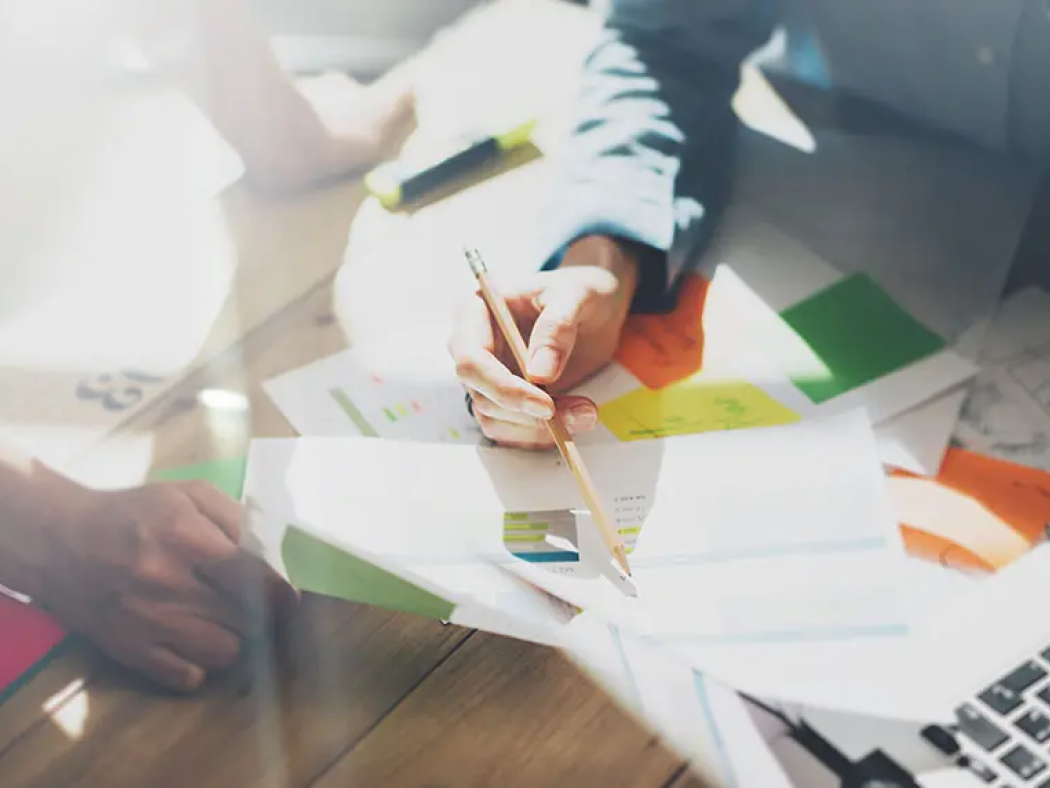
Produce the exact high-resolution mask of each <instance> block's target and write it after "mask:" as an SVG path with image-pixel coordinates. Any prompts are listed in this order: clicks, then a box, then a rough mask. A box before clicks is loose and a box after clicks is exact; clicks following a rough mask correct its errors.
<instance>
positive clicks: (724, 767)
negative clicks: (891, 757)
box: [558, 613, 792, 788]
mask: <svg viewBox="0 0 1050 788" xmlns="http://www.w3.org/2000/svg"><path fill="white" fill-rule="evenodd" d="M558 645H559V646H560V648H561V649H562V650H563V651H564V652H565V653H566V654H567V656H569V657H570V658H571V659H572V660H573V661H574V662H576V664H577V665H579V666H580V667H581V668H582V669H583V670H584V671H585V672H586V673H587V674H589V675H590V676H591V677H592V678H593V679H594V680H595V681H596V682H597V683H598V684H599V686H601V687H603V688H604V689H605V690H606V692H608V693H609V694H610V695H611V696H612V697H613V698H614V699H615V700H616V701H617V702H618V703H619V704H620V705H621V706H622V707H623V708H625V709H626V710H627V711H628V712H630V713H631V714H633V715H635V717H636V718H637V719H638V720H639V721H640V722H641V723H642V724H643V725H645V726H646V727H648V728H649V729H650V730H651V731H653V732H654V733H655V734H656V735H658V736H660V738H661V739H662V740H663V741H664V742H666V743H667V745H668V746H669V747H671V748H672V749H673V750H674V751H675V752H676V753H677V754H678V755H679V756H680V757H682V758H683V759H685V760H686V761H688V763H689V766H690V768H691V769H693V770H694V771H695V772H696V773H697V774H698V775H699V776H700V777H701V778H702V779H703V780H704V784H705V785H710V786H712V788H730V787H733V788H747V787H748V786H762V788H791V785H792V783H791V782H790V781H789V780H788V779H787V776H786V775H785V774H784V772H783V770H782V769H781V767H780V766H779V764H778V763H777V761H776V759H775V758H774V757H773V754H772V752H771V751H770V750H769V747H768V746H767V745H766V743H765V741H764V740H763V738H762V735H761V732H760V731H759V730H758V728H757V727H756V726H755V724H754V721H753V720H752V719H751V717H750V715H749V714H748V711H747V708H746V707H745V705H744V702H743V700H742V699H741V698H740V696H739V695H737V694H736V693H735V692H734V691H733V690H732V689H730V688H729V687H727V686H725V685H724V684H721V683H720V682H718V681H715V680H713V679H711V678H710V677H707V676H704V675H703V674H702V673H700V672H699V671H696V670H695V669H694V668H693V667H692V666H690V665H689V664H688V663H686V662H683V661H682V660H680V659H677V658H675V657H674V656H673V655H672V654H671V653H670V652H668V651H666V650H664V649H660V648H654V647H653V646H651V645H647V644H645V643H643V642H642V641H640V640H639V639H637V638H636V637H634V636H632V635H630V634H629V633H626V632H622V631H620V630H619V629H618V628H617V627H615V626H613V625H611V624H609V623H608V622H606V621H604V620H602V619H600V618H599V617H597V616H595V615H594V614H592V613H584V614H582V615H580V616H578V617H577V618H576V619H574V620H573V622H572V624H570V625H569V626H568V627H566V628H565V630H564V631H563V632H562V637H561V639H560V642H559V644H558Z"/></svg>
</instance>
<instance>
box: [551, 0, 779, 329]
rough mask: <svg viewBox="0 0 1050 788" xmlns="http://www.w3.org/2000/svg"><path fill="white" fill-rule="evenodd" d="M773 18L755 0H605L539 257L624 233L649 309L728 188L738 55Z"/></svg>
mask: <svg viewBox="0 0 1050 788" xmlns="http://www.w3.org/2000/svg"><path fill="white" fill-rule="evenodd" d="M771 29H772V18H771V15H770V11H769V9H768V8H767V7H766V5H765V3H764V0H711V2H708V3H696V2H693V1H692V0H613V2H612V3H611V10H610V13H609V17H608V21H607V24H606V31H605V33H604V35H603V37H602V39H601V42H600V44H599V45H598V47H597V48H596V49H595V50H594V52H593V53H592V55H591V56H590V57H589V59H588V61H587V63H586V65H585V72H584V80H583V81H584V89H583V92H582V95H581V98H580V101H579V105H578V109H577V116H578V120H577V122H576V128H575V131H574V133H573V135H572V137H571V139H570V140H569V141H568V143H567V144H566V146H565V150H564V151H563V152H562V154H561V156H560V159H561V161H560V169H559V176H560V177H559V178H558V181H557V189H558V194H557V197H556V200H555V202H554V205H553V206H552V210H551V211H550V218H549V221H547V222H545V227H546V228H547V232H548V236H547V237H546V238H545V239H544V241H543V242H541V249H540V252H541V254H543V255H544V257H545V259H547V263H546V267H553V266H555V265H558V264H560V261H561V256H562V253H563V252H564V250H565V248H566V247H567V245H568V244H569V243H571V242H572V240H573V239H574V238H576V237H580V236H582V235H592V234H607V235H611V236H618V237H621V238H624V239H627V240H629V241H632V242H634V243H636V244H637V245H638V246H637V249H638V251H639V254H640V255H641V257H643V258H644V260H643V261H642V264H641V265H642V270H643V274H644V276H643V282H642V286H641V287H642V290H643V291H645V290H648V291H651V292H649V293H647V294H646V296H647V297H646V298H643V299H641V302H642V306H643V307H645V308H644V309H643V311H659V309H660V308H661V304H660V303H659V301H660V296H662V295H668V294H669V289H670V285H671V283H672V282H673V281H674V280H675V279H676V278H677V274H678V273H679V272H680V270H681V269H682V267H683V265H684V264H685V263H686V261H688V260H691V259H695V257H696V254H695V253H696V251H697V246H698V245H699V244H700V243H702V241H703V239H704V236H705V234H707V233H709V232H710V229H709V228H710V227H711V225H712V221H711V220H712V219H713V218H714V217H715V216H717V214H718V213H719V212H720V209H721V207H722V204H723V203H724V200H725V198H726V193H727V184H728V176H729V172H730V163H731V159H732V157H731V144H732V141H733V138H734V136H735V133H736V120H735V116H734V114H733V110H732V96H733V94H734V92H735V91H736V89H737V87H738V85H739V73H740V65H741V62H742V61H743V59H744V58H745V57H746V56H747V55H748V54H749V53H750V52H751V51H752V50H753V49H755V48H757V47H759V46H760V45H761V44H762V43H763V42H764V41H765V39H766V38H768V35H769V33H770V32H771ZM548 254H549V255H550V257H549V258H547V255H548ZM649 296H651V297H649ZM667 305H668V304H667V303H666V299H665V301H664V304H663V306H667Z"/></svg>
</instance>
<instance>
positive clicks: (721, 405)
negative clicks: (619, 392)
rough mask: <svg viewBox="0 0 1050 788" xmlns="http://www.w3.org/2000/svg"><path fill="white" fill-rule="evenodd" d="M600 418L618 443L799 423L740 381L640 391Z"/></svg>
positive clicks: (697, 381)
mask: <svg viewBox="0 0 1050 788" xmlns="http://www.w3.org/2000/svg"><path fill="white" fill-rule="evenodd" d="M598 418H599V419H600V420H601V423H602V424H604V425H605V426H606V427H607V428H608V429H609V431H610V432H612V433H613V434H614V435H615V436H616V437H617V438H619V439H620V440H621V441H636V440H644V439H646V438H668V437H671V436H674V435H692V434H695V433H698V432H714V431H716V430H736V429H744V428H747V427H771V426H773V425H776V424H790V423H791V422H795V421H799V419H800V418H801V417H800V416H799V415H798V414H797V413H795V412H794V411H793V410H791V409H790V408H788V407H785V406H784V405H782V404H781V403H780V402H778V401H777V400H775V399H773V398H772V397H771V396H769V394H767V393H766V392H764V391H763V390H762V389H760V388H757V387H756V386H752V385H751V384H750V383H747V382H746V381H743V380H709V379H708V380H705V379H703V378H692V379H690V380H684V381H682V382H681V383H676V384H674V385H673V386H668V387H667V388H665V389H660V390H657V391H653V390H652V389H648V388H644V387H643V388H639V389H635V390H634V391H632V392H630V393H628V394H624V395H623V396H621V397H617V398H616V399H614V400H611V401H609V402H606V403H605V404H604V405H601V406H599V408H598Z"/></svg>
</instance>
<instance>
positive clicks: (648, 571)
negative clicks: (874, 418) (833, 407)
mask: <svg viewBox="0 0 1050 788" xmlns="http://www.w3.org/2000/svg"><path fill="white" fill-rule="evenodd" d="M638 445H639V444H621V445H615V446H605V447H594V450H595V451H594V453H593V454H589V455H587V463H588V467H589V468H591V469H592V474H594V476H595V479H596V480H597V482H598V485H599V488H600V489H603V490H606V491H609V490H616V489H620V490H621V491H622V490H624V489H627V488H631V489H634V490H636V491H638V490H644V492H642V493H641V494H644V495H645V496H646V497H647V501H648V508H647V511H646V512H645V513H644V515H643V517H642V520H643V524H642V526H641V529H640V533H639V534H638V538H637V542H636V544H635V547H634V550H633V551H632V553H631V559H630V560H631V566H632V568H633V570H634V578H635V583H636V585H637V588H638V596H637V598H636V599H629V598H625V597H624V596H623V595H622V594H620V593H617V592H616V591H615V590H614V589H613V588H612V586H611V585H610V584H608V583H601V582H585V581H581V580H580V579H579V578H575V577H572V576H563V575H555V574H551V573H544V572H542V571H538V570H537V568H536V567H535V566H534V565H529V564H527V563H524V562H519V563H517V564H513V565H511V566H510V567H509V568H511V569H512V570H513V571H515V572H516V573H517V574H518V575H519V576H521V577H523V578H524V579H526V580H528V581H529V582H531V583H533V584H535V585H537V586H540V587H541V588H543V589H544V590H546V591H547V592H548V593H551V594H553V595H555V596H557V597H559V598H561V599H563V600H565V601H567V602H569V603H571V604H573V605H575V606H577V607H580V608H583V609H586V610H589V611H594V612H596V613H599V614H600V615H602V616H603V617H604V618H606V619H608V620H610V621H612V622H615V623H616V624H617V626H619V627H621V628H622V629H624V630H625V631H630V632H632V633H633V634H634V635H636V636H637V637H639V638H641V639H642V640H643V641H645V642H649V643H653V644H657V645H660V646H662V647H666V648H669V649H671V650H673V651H675V652H676V653H678V654H679V655H681V656H683V657H684V658H685V659H687V660H688V661H689V662H690V663H691V664H693V665H695V666H697V667H699V668H700V669H702V670H704V671H706V672H708V673H709V674H711V675H713V676H715V677H717V678H719V679H721V680H723V681H725V682H726V683H728V684H730V685H731V686H734V687H737V688H740V689H743V690H746V691H749V692H751V693H754V694H760V695H764V696H767V697H773V698H779V699H782V700H785V701H797V702H805V703H813V704H817V705H823V706H828V707H832V708H850V709H854V710H861V709H864V710H867V711H869V712H871V713H880V712H890V711H892V712H893V713H898V712H899V711H900V706H899V701H900V698H899V697H898V696H894V694H893V693H891V692H889V690H888V689H887V691H885V692H881V691H873V689H874V688H875V687H876V686H882V687H886V688H889V687H892V686H893V685H894V684H895V679H896V677H897V676H898V675H901V674H900V673H899V671H904V670H906V665H907V650H908V648H909V646H910V644H909V642H908V641H909V638H908V637H907V636H908V634H909V631H910V623H911V622H910V614H909V611H910V610H911V609H912V608H913V606H912V605H911V600H910V589H909V588H908V586H907V585H906V580H905V575H904V567H905V561H906V558H905V554H904V548H903V543H902V541H901V537H900V532H899V529H898V527H897V525H896V522H895V518H894V516H893V514H892V511H891V509H890V505H889V501H888V498H887V496H886V492H885V480H884V476H883V471H882V466H881V464H880V462H879V459H878V454H877V448H876V443H875V438H874V435H873V433H872V430H871V426H870V425H869V424H868V422H867V419H866V418H865V416H864V415H863V414H861V413H859V412H851V413H847V414H842V415H838V416H834V417H828V418H822V419H816V420H811V421H806V422H801V423H797V424H793V425H790V426H784V427H768V428H762V429H754V430H741V431H736V432H722V433H712V434H708V435H701V436H693V437H689V438H674V439H669V440H665V441H662V442H656V441H653V442H651V443H647V444H646V447H647V448H646V451H648V452H649V453H651V455H652V456H651V457H649V458H648V459H644V458H642V457H640V456H634V455H631V454H630V453H629V452H630V450H631V448H632V447H634V446H638ZM656 466H659V467H658V471H657V472H656V473H655V475H654V476H653V477H652V478H650V479H646V477H645V474H646V470H645V469H646V468H647V467H648V468H649V469H652V468H655V467H656ZM617 485H619V488H618V487H617ZM883 702H884V703H885V704H886V707H883V706H881V705H880V704H882V703H883Z"/></svg>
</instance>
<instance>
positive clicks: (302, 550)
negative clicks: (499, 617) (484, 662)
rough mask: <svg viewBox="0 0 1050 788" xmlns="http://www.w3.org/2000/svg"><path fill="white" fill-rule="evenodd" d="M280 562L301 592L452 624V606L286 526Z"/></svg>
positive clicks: (352, 556) (372, 565) (290, 526)
mask: <svg viewBox="0 0 1050 788" xmlns="http://www.w3.org/2000/svg"><path fill="white" fill-rule="evenodd" d="M281 557H282V558H283V559H284V567H285V571H286V572H287V573H288V580H289V582H291V584H292V585H294V586H295V587H296V588H299V589H301V590H303V591H308V592H310V593H313V594H323V595H325V596H330V597H335V598H337V599H346V600H350V601H352V602H360V603H362V604H365V605H373V606H374V607H382V608H387V609H389V610H400V611H402V612H404V613H415V614H417V615H420V616H424V617H426V618H432V619H437V620H440V621H448V620H449V619H450V618H452V611H453V609H454V608H455V605H453V604H452V603H451V602H449V601H448V600H447V599H442V598H441V597H439V596H435V595H434V594H432V593H430V592H429V591H426V590H424V589H422V588H419V587H418V586H414V585H412V584H411V583H409V582H407V581H406V580H402V579H401V578H400V577H398V576H397V575H393V574H391V573H390V572H387V571H386V570H385V569H381V568H379V567H378V566H375V565H374V564H370V563H368V562H367V561H364V560H362V559H360V558H358V557H357V556H354V555H351V554H350V553H347V552H344V551H342V550H340V549H339V548H337V547H335V546H333V545H330V544H328V543H327V542H324V541H322V540H320V539H318V538H316V537H315V536H312V535H310V534H308V533H306V532H305V531H303V530H301V529H299V528H297V527H295V526H294V525H289V526H288V530H287V531H286V532H285V535H284V540H283V541H282V542H281Z"/></svg>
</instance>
